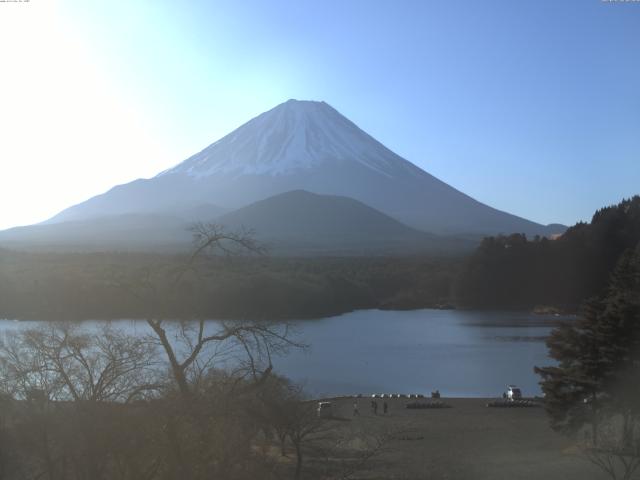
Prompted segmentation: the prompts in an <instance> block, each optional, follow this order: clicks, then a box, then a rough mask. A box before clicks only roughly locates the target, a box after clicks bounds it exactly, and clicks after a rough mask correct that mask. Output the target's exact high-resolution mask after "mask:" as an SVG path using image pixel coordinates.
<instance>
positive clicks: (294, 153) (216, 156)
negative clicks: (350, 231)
mask: <svg viewBox="0 0 640 480" xmlns="http://www.w3.org/2000/svg"><path fill="white" fill-rule="evenodd" d="M293 190H305V191H308V192H312V193H316V194H320V195H336V196H343V197H349V198H353V199H354V200H357V201H359V202H361V203H363V204H365V205H367V206H369V207H372V208H374V209H376V210H379V211H380V212H382V213H384V214H386V215H387V216H390V217H392V218H394V219H395V220H397V221H399V222H401V223H403V224H405V225H407V226H409V227H412V228H414V229H417V230H421V231H423V232H430V233H436V234H441V235H470V236H475V237H478V236H484V235H496V234H510V233H513V232H519V233H525V234H528V235H551V234H558V233H562V231H564V227H559V226H557V225H555V224H553V225H550V226H544V225H540V224H537V223H535V222H531V221H529V220H526V219H524V218H521V217H518V216H515V215H512V214H510V213H506V212H502V211H500V210H497V209H495V208H492V207H490V206H487V205H485V204H482V203H481V202H479V201H477V200H475V199H473V198H471V197H469V196H468V195H466V194H464V193H463V192H460V191H458V190H456V189H455V188H453V187H451V186H449V185H447V184H446V183H444V182H442V181H441V180H439V179H437V178H436V177H434V176H433V175H431V174H429V173H428V172H426V171H424V170H422V169H421V168H419V167H417V166H416V165H414V164H413V163H411V162H409V161H408V160H405V159H404V158H402V157H400V156H399V155H397V154H395V153H394V152H393V151H391V150H390V149H389V148H387V147H385V146H384V145H383V144H381V143H380V142H378V141H377V140H375V139H374V138H373V137H371V136H370V135H369V134H367V133H366V132H364V131H363V130H361V129H360V128H359V127H358V126H357V125H355V124H354V123H353V122H351V121H350V120H349V119H347V118H346V117H344V116H343V115H341V114H340V113H339V112H338V111H337V110H336V109H334V108H333V107H331V106H330V105H328V104H327V103H325V102H316V101H300V100H289V101H287V102H285V103H283V104H280V105H278V106H276V107H274V108H273V109H271V110H269V111H267V112H264V113H262V114H260V115H258V116H256V117H255V118H253V119H251V120H249V121H248V122H246V123H245V124H243V125H241V126H240V127H238V128H236V129H235V130H233V131H232V132H231V133H229V134H227V135H225V136H224V137H222V138H221V139H219V140H218V141H216V142H214V143H212V144H211V145H209V146H208V147H206V148H205V149H203V150H201V151H200V152H198V153H196V154H195V155H192V156H191V157H189V158H188V159H186V160H185V161H183V162H180V163H179V164H177V165H176V166H174V167H172V168H170V169H167V170H164V171H163V172H160V173H159V174H158V175H156V176H155V177H152V178H150V179H138V180H135V181H133V182H130V183H128V184H124V185H118V186H115V187H114V188H112V189H110V190H109V191H107V192H105V193H103V194H101V195H97V196H95V197H93V198H91V199H89V200H87V201H85V202H82V203H80V204H77V205H74V206H72V207H70V208H68V209H65V210H63V211H62V212H60V213H59V214H58V215H56V216H54V217H53V218H51V219H50V220H48V221H47V222H45V223H60V222H65V221H72V220H88V219H91V218H99V217H102V216H105V215H126V214H153V215H164V214H167V213H171V214H174V213H175V212H180V211H183V212H186V211H192V212H195V211H198V206H201V205H208V204H213V205H216V206H218V207H219V208H220V209H221V211H233V210H237V209H238V208H242V207H245V206H247V205H250V204H251V203H254V202H257V201H260V200H264V199H267V198H269V197H272V196H274V195H278V194H281V193H284V192H288V191H293Z"/></svg>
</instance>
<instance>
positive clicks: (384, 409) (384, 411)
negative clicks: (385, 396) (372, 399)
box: [382, 400, 389, 415]
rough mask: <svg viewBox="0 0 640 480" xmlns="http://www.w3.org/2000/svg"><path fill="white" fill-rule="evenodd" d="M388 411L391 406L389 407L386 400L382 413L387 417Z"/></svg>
mask: <svg viewBox="0 0 640 480" xmlns="http://www.w3.org/2000/svg"><path fill="white" fill-rule="evenodd" d="M388 409H389V405H387V401H386V400H385V401H384V403H383V404H382V412H383V413H384V414H385V415H386V414H387V410H388Z"/></svg>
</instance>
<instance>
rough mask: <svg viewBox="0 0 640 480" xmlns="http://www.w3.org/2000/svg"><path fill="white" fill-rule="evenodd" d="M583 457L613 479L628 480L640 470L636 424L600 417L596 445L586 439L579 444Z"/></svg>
mask: <svg viewBox="0 0 640 480" xmlns="http://www.w3.org/2000/svg"><path fill="white" fill-rule="evenodd" d="M580 451H581V452H582V455H583V456H584V458H586V459H587V460H588V461H589V462H591V463H592V464H594V465H595V466H597V467H598V468H600V469H601V470H602V471H603V472H605V473H606V474H607V475H608V476H609V477H611V478H612V479H613V480H630V479H631V478H633V476H634V474H635V473H636V472H637V471H638V470H639V469H640V423H639V422H638V419H637V418H634V417H633V416H626V415H609V416H602V417H601V420H600V422H599V424H598V439H597V443H595V442H594V441H593V439H592V438H590V437H586V438H585V440H584V441H583V442H582V443H581V444H580Z"/></svg>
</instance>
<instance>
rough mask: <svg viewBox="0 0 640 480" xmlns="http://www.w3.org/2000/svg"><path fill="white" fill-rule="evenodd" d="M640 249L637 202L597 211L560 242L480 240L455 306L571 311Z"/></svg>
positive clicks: (639, 205) (639, 207) (519, 238)
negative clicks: (624, 256)
mask: <svg viewBox="0 0 640 480" xmlns="http://www.w3.org/2000/svg"><path fill="white" fill-rule="evenodd" d="M639 243H640V197H639V196H634V197H633V198H631V199H629V200H623V201H622V202H621V203H619V204H618V205H614V206H611V207H606V208H603V209H601V210H598V211H597V212H596V213H595V214H594V215H593V218H592V220H591V222H590V223H578V224H576V225H575V226H573V227H571V228H569V229H568V230H567V231H566V232H565V233H564V235H562V236H561V237H559V238H557V239H555V240H550V239H547V238H540V237H536V238H534V239H531V240H528V239H527V238H526V237H525V236H524V235H521V234H514V235H509V236H498V237H489V238H485V239H484V240H483V241H482V243H481V245H480V246H479V247H478V249H477V250H476V251H475V253H474V254H473V255H472V256H471V258H470V259H468V261H467V262H466V263H465V265H464V267H463V268H462V271H461V272H460V276H459V278H458V282H457V287H456V289H455V294H456V301H457V303H458V304H460V305H462V306H466V307H474V308H518V309H529V308H534V307H535V306H536V305H549V306H554V307H560V308H561V309H565V310H568V311H573V310H576V309H577V308H578V306H579V305H580V304H581V303H582V302H583V301H584V300H586V299H588V298H590V297H593V296H595V295H598V294H600V293H601V291H602V290H603V288H604V287H605V285H606V283H607V281H608V279H609V276H610V274H611V272H612V270H613V268H614V266H615V265H616V263H617V261H618V259H619V258H620V257H621V255H622V254H623V253H624V252H625V251H626V250H628V249H633V248H635V247H636V246H637V245H638V244H639Z"/></svg>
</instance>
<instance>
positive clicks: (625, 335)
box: [535, 244, 640, 444]
mask: <svg viewBox="0 0 640 480" xmlns="http://www.w3.org/2000/svg"><path fill="white" fill-rule="evenodd" d="M547 345H548V347H549V353H550V356H551V357H552V358H553V359H555V360H557V361H558V365H556V366H552V367H544V368H538V367H536V369H535V371H536V373H538V374H539V375H540V376H541V377H542V381H541V386H542V390H543V392H544V393H545V405H546V408H547V412H548V413H549V415H550V418H551V424H552V427H553V428H554V429H556V430H559V431H562V432H564V433H574V432H576V431H577V430H579V429H580V428H582V427H583V426H585V425H587V424H588V425H591V428H592V439H593V442H594V444H595V443H597V441H598V425H599V424H600V423H601V422H602V421H603V419H606V418H611V417H612V416H615V415H618V416H622V417H623V418H624V422H625V424H628V425H630V428H631V432H632V430H633V425H634V424H635V422H636V421H637V419H638V414H639V413H640V397H638V387H637V384H638V382H639V381H640V244H639V245H638V247H636V249H635V251H631V250H629V251H627V252H625V253H624V254H623V255H622V257H621V258H620V261H619V262H618V264H617V266H616V268H615V270H614V272H613V274H612V276H611V279H610V282H609V285H608V287H607V289H606V291H605V293H604V294H603V295H602V296H601V297H600V298H596V299H593V300H591V301H589V302H587V303H586V304H585V306H584V309H583V315H582V316H581V317H580V318H579V319H578V320H576V321H575V322H573V323H571V324H565V325H563V326H561V327H559V328H557V329H556V330H554V331H553V332H552V334H551V336H550V338H549V340H548V341H547Z"/></svg>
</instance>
